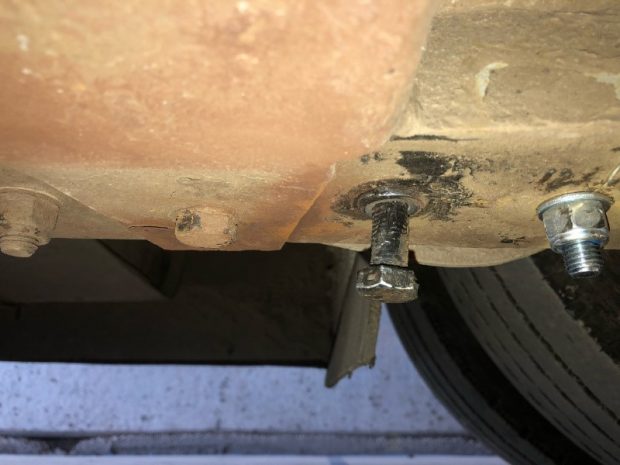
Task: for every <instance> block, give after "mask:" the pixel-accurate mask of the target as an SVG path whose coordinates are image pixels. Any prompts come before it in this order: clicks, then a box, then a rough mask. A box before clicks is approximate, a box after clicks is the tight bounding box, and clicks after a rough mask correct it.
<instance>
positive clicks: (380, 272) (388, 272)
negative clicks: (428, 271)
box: [356, 265, 418, 303]
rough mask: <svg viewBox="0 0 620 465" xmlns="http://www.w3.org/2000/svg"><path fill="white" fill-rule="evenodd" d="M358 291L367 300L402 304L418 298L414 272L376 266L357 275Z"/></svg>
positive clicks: (393, 267) (405, 269)
mask: <svg viewBox="0 0 620 465" xmlns="http://www.w3.org/2000/svg"><path fill="white" fill-rule="evenodd" d="M356 288H357V291H358V292H359V293H360V294H361V295H362V296H363V297H366V298H367V299H370V300H379V301H381V302H386V303H401V302H409V301H411V300H415V299H416V298H417V297H418V283H417V281H416V279H415V274H414V273H413V271H412V270H409V269H407V268H401V267H397V266H389V265H374V266H371V267H369V268H366V269H363V270H361V271H359V272H358V273H357V285H356Z"/></svg>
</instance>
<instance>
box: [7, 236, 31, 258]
mask: <svg viewBox="0 0 620 465" xmlns="http://www.w3.org/2000/svg"><path fill="white" fill-rule="evenodd" d="M37 249H38V245H37V243H36V240H35V239H32V238H29V237H20V236H9V237H6V236H5V237H2V238H0V252H2V253H3V254H5V255H10V256H11V257H19V258H28V257H31V256H32V255H33V254H34V253H35V252H36V251H37Z"/></svg>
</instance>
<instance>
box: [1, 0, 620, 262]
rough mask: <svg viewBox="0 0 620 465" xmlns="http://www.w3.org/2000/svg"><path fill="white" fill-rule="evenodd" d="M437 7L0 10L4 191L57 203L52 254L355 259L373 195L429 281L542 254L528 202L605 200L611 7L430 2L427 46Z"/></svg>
mask: <svg viewBox="0 0 620 465" xmlns="http://www.w3.org/2000/svg"><path fill="white" fill-rule="evenodd" d="M431 3H433V4H435V3H437V2H430V0H429V1H425V0H418V1H414V2H412V1H404V0H402V1H401V0H386V1H383V2H378V1H362V0H357V1H356V0H338V1H336V2H334V1H327V0H324V1H318V2H317V1H310V0H307V1H303V2H296V3H294V4H293V3H290V2H284V1H282V2H279V1H276V0H262V1H256V2H250V1H239V2H203V1H193V2H187V3H185V4H184V6H183V7H180V6H179V5H178V2H173V1H164V0H158V1H156V2H149V3H148V4H146V5H145V4H143V2H138V1H137V0H133V1H125V2H110V3H109V4H107V5H106V8H101V7H100V6H99V5H98V4H97V3H94V2H80V3H72V2H64V1H60V0H54V1H48V2H35V1H26V2H11V1H8V0H4V1H2V2H0V20H1V21H2V25H3V27H2V28H1V29H0V98H1V99H2V102H3V111H2V112H0V141H1V142H0V167H1V168H2V170H1V171H0V182H1V183H2V184H3V186H2V187H7V186H11V185H20V186H21V185H22V184H24V183H29V184H32V185H34V186H35V188H37V189H38V190H45V191H46V192H48V193H49V194H51V195H53V196H54V197H55V198H58V199H59V200H60V201H61V209H60V215H59V218H58V224H57V228H56V230H55V232H54V233H53V234H52V236H55V237H108V238H109V237H119V238H146V239H148V240H150V241H152V242H154V243H156V244H158V245H160V246H162V247H165V248H168V249H182V248H188V247H196V246H198V245H199V244H203V245H202V246H203V247H220V248H221V250H243V249H260V250H271V249H278V248H280V247H281V246H282V244H283V243H284V242H287V241H288V242H312V243H323V244H330V245H337V246H341V247H345V248H350V249H355V250H361V249H364V248H367V247H368V245H369V238H370V221H368V220H366V219H362V218H360V217H359V216H357V215H356V214H355V212H354V211H353V210H352V209H351V208H349V207H350V204H351V202H352V198H353V196H354V194H355V195H357V194H359V193H360V192H361V191H362V190H363V189H367V188H371V187H373V186H376V185H377V184H382V183H383V184H388V185H395V186H397V187H398V188H399V189H409V190H410V191H411V192H412V193H415V194H416V195H418V196H422V197H424V199H425V206H424V209H423V211H422V212H421V214H420V215H419V216H417V217H415V218H413V219H412V220H411V222H410V228H411V246H412V249H413V250H414V251H415V252H416V254H417V255H418V260H419V261H421V262H423V263H431V264H438V265H442V264H443V265H451V266H464V265H483V264H491V263H500V262H503V261H507V260H510V259H513V258H518V257H520V256H525V255H529V254H531V253H533V252H535V251H538V250H541V249H544V248H546V247H547V244H546V239H545V233H544V229H543V228H542V227H541V225H540V223H539V221H538V219H537V218H536V211H535V210H536V206H537V205H538V204H540V203H541V202H542V201H544V200H546V199H547V198H549V197H551V196H554V195H558V194H562V193H565V192H572V191H580V190H595V191H599V192H602V193H604V194H606V195H609V196H610V197H612V198H613V197H614V196H616V197H617V194H618V185H619V184H618V181H619V180H620V174H619V170H618V166H620V139H619V138H618V134H620V59H619V58H618V56H617V40H618V33H617V31H618V28H619V27H620V6H619V5H618V4H617V2H615V1H613V0H596V1H593V2H588V4H587V6H584V4H583V2H576V1H573V0H553V1H543V0H515V1H513V2H511V3H510V4H506V2H500V1H494V0H476V1H472V2H452V1H445V2H439V3H440V4H441V5H440V8H439V10H438V12H437V14H436V15H435V18H434V20H433V25H432V29H431V32H430V34H429V37H428V41H427V43H426V45H425V46H424V47H423V45H424V41H425V36H426V33H427V29H428V28H427V25H428V23H429V20H430V15H431V9H432V8H431ZM423 48H425V53H424V55H423V58H422V61H421V63H420V65H419V67H418V69H417V73H416V74H415V78H414V68H415V66H416V63H417V61H418V58H419V55H420V53H421V51H422V49H423ZM410 90H413V92H412V93H411V95H410V94H409V92H410ZM390 135H392V138H391V140H390V141H389V142H387V143H384V142H385V140H386V139H387V138H388V137H389V136H390ZM382 144H383V145H382ZM187 209H190V210H202V211H215V212H217V215H216V218H215V219H214V224H215V226H214V228H215V231H213V229H209V228H210V226H209V221H208V218H207V220H206V221H204V223H203V222H202V221H201V225H204V228H205V230H204V231H200V230H196V231H193V232H192V237H191V238H190V237H188V238H187V240H186V241H185V243H183V242H181V241H179V240H178V237H179V236H178V235H177V236H175V219H176V218H177V215H178V212H179V211H185V210H187ZM207 216H208V215H207ZM609 221H610V225H611V229H612V235H611V239H610V243H609V245H608V247H610V248H620V236H618V235H614V233H613V231H614V230H615V229H618V228H620V207H618V206H612V208H611V209H610V210H609ZM233 229H234V234H230V231H231V230H233ZM227 231H228V232H227ZM177 232H178V228H177ZM227 236H228V238H227ZM232 236H234V237H232ZM201 237H202V238H204V239H201ZM228 239H230V241H229V240H228ZM201 241H204V242H201ZM228 242H230V243H229V244H228V245H222V244H226V243H228Z"/></svg>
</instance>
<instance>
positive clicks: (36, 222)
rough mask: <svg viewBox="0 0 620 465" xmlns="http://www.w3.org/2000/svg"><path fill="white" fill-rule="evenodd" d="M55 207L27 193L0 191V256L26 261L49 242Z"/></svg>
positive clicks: (48, 199)
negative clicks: (0, 253) (1, 254)
mask: <svg viewBox="0 0 620 465" xmlns="http://www.w3.org/2000/svg"><path fill="white" fill-rule="evenodd" d="M57 218H58V203H57V202H56V200H55V199H53V198H52V197H50V196H48V195H46V194H41V193H39V192H35V191H31V190H27V189H18V188H11V189H4V190H0V252H2V253H3V254H5V255H10V256H12V257H21V258H26V257H30V256H31V255H32V254H34V253H35V252H36V251H37V249H38V248H39V246H41V245H45V244H47V243H48V242H49V241H50V238H49V235H50V233H51V232H52V231H53V230H54V227H55V226H56V220H57Z"/></svg>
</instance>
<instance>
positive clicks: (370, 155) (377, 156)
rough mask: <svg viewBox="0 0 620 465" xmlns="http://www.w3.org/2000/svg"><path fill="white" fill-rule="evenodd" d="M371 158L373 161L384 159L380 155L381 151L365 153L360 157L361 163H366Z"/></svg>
mask: <svg viewBox="0 0 620 465" xmlns="http://www.w3.org/2000/svg"><path fill="white" fill-rule="evenodd" d="M371 159H372V160H374V161H383V160H385V157H384V156H383V155H381V153H379V152H372V153H367V154H365V155H362V156H361V157H360V161H361V162H362V165H367V164H368V162H370V160H371Z"/></svg>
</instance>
